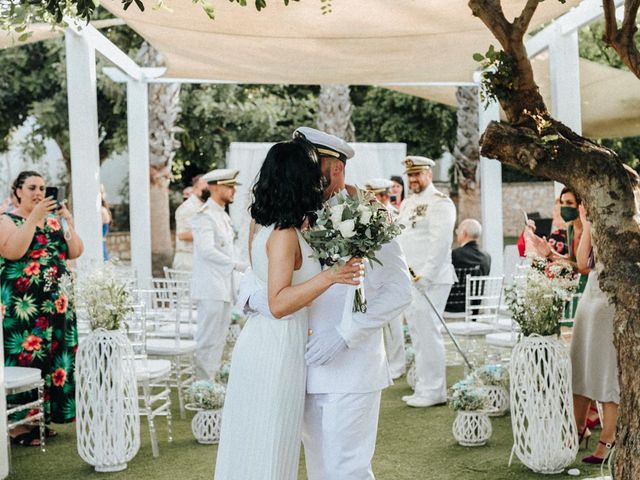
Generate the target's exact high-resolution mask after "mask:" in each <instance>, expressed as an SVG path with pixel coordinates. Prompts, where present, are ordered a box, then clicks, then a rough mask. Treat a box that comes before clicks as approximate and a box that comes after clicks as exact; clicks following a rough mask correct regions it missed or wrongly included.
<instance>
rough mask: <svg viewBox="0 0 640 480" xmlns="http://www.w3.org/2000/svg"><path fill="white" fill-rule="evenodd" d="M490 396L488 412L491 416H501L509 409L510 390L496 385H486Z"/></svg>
mask: <svg viewBox="0 0 640 480" xmlns="http://www.w3.org/2000/svg"><path fill="white" fill-rule="evenodd" d="M484 388H485V390H486V391H487V395H488V397H489V409H488V411H487V414H488V415H489V416H490V417H501V416H502V415H504V414H505V413H507V411H508V410H509V392H507V391H506V390H505V389H504V388H502V387H500V386H496V385H489V386H486V387H484Z"/></svg>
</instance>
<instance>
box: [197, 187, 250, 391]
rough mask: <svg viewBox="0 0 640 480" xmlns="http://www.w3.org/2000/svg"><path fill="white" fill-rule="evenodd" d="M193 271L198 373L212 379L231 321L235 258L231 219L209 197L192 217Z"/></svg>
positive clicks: (238, 265)
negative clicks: (196, 307)
mask: <svg viewBox="0 0 640 480" xmlns="http://www.w3.org/2000/svg"><path fill="white" fill-rule="evenodd" d="M192 228H193V247H194V248H193V273H192V277H191V298H192V299H193V300H196V301H197V303H198V325H197V328H196V338H195V340H196V359H195V374H196V378H197V379H198V380H207V379H208V380H213V379H214V377H215V373H216V371H217V370H218V368H219V367H220V361H221V359H222V351H223V349H224V345H225V342H226V338H227V331H228V330H229V324H230V323H231V305H232V302H233V301H234V300H235V289H234V285H233V271H234V270H236V269H237V270H241V269H242V264H241V263H239V262H237V261H236V260H235V254H234V247H233V237H234V233H233V228H232V226H231V219H230V218H229V215H227V213H226V212H225V211H224V208H222V207H221V206H220V205H218V204H217V203H216V202H214V201H213V200H212V199H208V200H207V201H206V202H205V204H204V205H203V206H202V207H200V209H199V210H198V212H197V213H196V215H195V216H194V217H193V221H192Z"/></svg>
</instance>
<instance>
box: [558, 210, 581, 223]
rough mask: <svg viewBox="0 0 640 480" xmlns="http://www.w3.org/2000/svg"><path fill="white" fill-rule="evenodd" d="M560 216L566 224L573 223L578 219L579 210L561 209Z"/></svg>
mask: <svg viewBox="0 0 640 480" xmlns="http://www.w3.org/2000/svg"><path fill="white" fill-rule="evenodd" d="M560 216H561V217H562V219H563V220H564V221H565V222H573V221H574V220H575V219H576V218H578V209H577V208H575V207H560Z"/></svg>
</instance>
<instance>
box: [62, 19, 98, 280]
mask: <svg viewBox="0 0 640 480" xmlns="http://www.w3.org/2000/svg"><path fill="white" fill-rule="evenodd" d="M65 44H66V58H67V95H68V99H69V145H70V150H71V172H72V178H73V185H72V188H73V206H74V208H73V215H74V220H75V225H76V230H77V232H78V235H80V238H81V239H82V241H83V242H84V253H83V254H82V256H81V257H80V258H79V259H78V271H79V272H86V271H87V270H88V269H90V268H93V267H95V266H97V265H99V264H100V263H101V262H102V261H103V258H102V220H101V216H100V208H101V204H100V154H99V150H98V145H99V143H100V139H99V136H98V101H97V91H96V58H95V50H94V48H93V46H92V45H91V43H90V41H89V40H88V39H87V37H86V36H85V35H83V34H81V33H80V34H79V33H76V32H74V31H72V30H71V29H67V30H66V32H65Z"/></svg>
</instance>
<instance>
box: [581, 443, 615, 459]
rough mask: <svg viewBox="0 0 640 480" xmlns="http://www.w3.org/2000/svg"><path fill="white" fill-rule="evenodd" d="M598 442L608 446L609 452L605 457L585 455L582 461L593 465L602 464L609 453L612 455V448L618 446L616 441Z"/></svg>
mask: <svg viewBox="0 0 640 480" xmlns="http://www.w3.org/2000/svg"><path fill="white" fill-rule="evenodd" d="M598 443H600V444H602V445H604V446H605V447H606V449H607V454H606V455H605V456H604V457H596V456H595V455H589V456H588V457H584V458H583V459H582V463H590V464H592V465H601V464H602V463H604V462H605V461H606V460H607V458H609V455H611V449H612V448H613V447H615V446H616V442H603V441H602V440H598Z"/></svg>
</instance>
